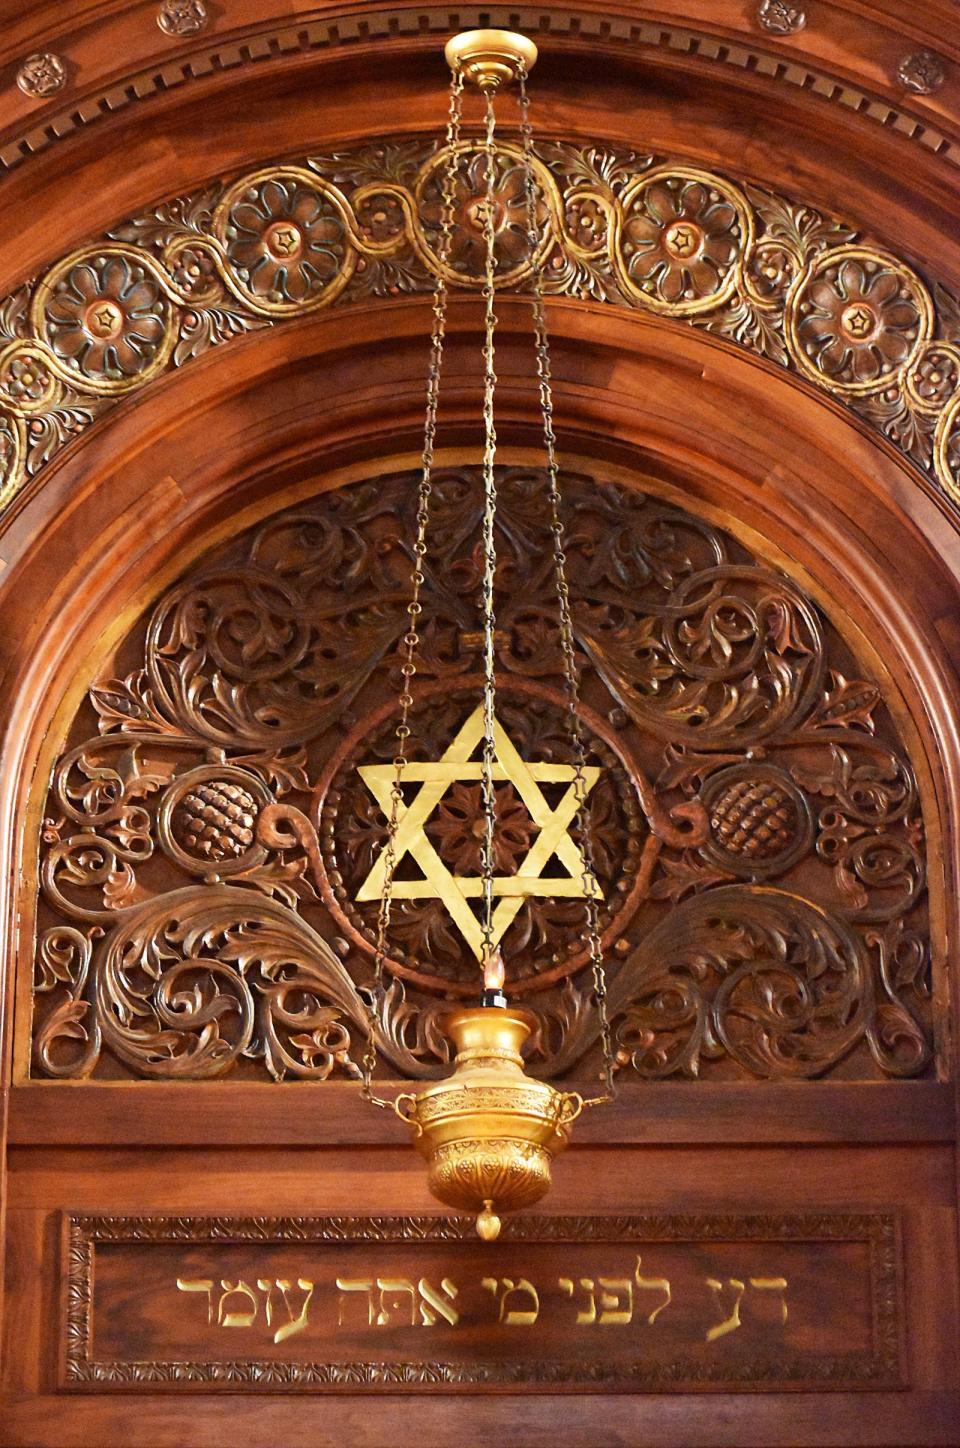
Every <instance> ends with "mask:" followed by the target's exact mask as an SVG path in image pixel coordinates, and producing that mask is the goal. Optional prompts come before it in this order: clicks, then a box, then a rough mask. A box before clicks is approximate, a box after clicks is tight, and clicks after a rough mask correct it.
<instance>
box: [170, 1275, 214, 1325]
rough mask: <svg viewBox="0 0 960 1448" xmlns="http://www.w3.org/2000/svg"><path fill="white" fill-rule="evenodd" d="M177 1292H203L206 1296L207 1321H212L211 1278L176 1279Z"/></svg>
mask: <svg viewBox="0 0 960 1448" xmlns="http://www.w3.org/2000/svg"><path fill="white" fill-rule="evenodd" d="M177 1291H178V1292H205V1293H206V1294H207V1321H208V1322H212V1321H213V1278H212V1277H178V1278H177Z"/></svg>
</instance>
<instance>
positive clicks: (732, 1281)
mask: <svg viewBox="0 0 960 1448" xmlns="http://www.w3.org/2000/svg"><path fill="white" fill-rule="evenodd" d="M704 1280H705V1281H706V1284H707V1286H708V1287H709V1288H710V1291H711V1292H712V1293H713V1294H714V1295H715V1297H716V1299H717V1309H718V1311H720V1312H723V1311H724V1310H725V1309H724V1306H723V1294H724V1285H723V1283H722V1282H718V1281H717V1279H716V1277H707V1278H705V1279H704ZM727 1285H728V1286H729V1287H732V1288H733V1290H734V1293H735V1298H734V1303H733V1308H732V1310H731V1311H730V1313H729V1314H728V1315H727V1316H726V1317H724V1319H723V1321H722V1322H718V1323H717V1324H716V1326H715V1327H711V1328H708V1329H707V1342H716V1340H717V1338H718V1337H723V1336H724V1335H725V1334H726V1333H728V1332H736V1330H737V1328H738V1327H739V1326H740V1303H741V1301H742V1300H743V1294H744V1292H746V1290H747V1285H746V1283H745V1282H741V1281H740V1278H739V1277H728V1278H727Z"/></svg>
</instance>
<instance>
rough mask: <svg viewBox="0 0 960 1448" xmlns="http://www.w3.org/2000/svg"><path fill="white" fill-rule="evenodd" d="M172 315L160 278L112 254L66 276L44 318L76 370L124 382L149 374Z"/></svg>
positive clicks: (56, 347)
mask: <svg viewBox="0 0 960 1448" xmlns="http://www.w3.org/2000/svg"><path fill="white" fill-rule="evenodd" d="M168 314H169V305H168V303H167V300H166V298H165V296H164V295H163V291H162V289H161V287H160V284H159V282H158V281H157V279H156V278H155V277H154V276H153V275H152V274H151V273H150V272H149V271H147V269H146V268H145V267H143V266H141V265H140V264H139V263H138V262H137V261H136V260H135V259H134V258H132V257H130V256H126V255H124V254H122V253H117V252H112V253H106V254H103V255H99V256H97V255H94V256H89V257H86V258H84V259H82V260H80V261H76V262H74V264H73V265H72V266H70V267H69V268H68V269H67V270H66V271H63V272H61V273H60V274H59V276H57V278H56V279H55V281H54V282H53V286H52V294H51V295H50V296H49V298H48V300H47V301H46V305H45V306H44V309H43V319H42V320H43V330H44V333H45V335H46V340H47V341H48V342H49V344H50V346H51V348H52V349H53V351H54V353H55V354H56V356H58V357H60V358H62V359H63V361H64V362H65V363H66V365H67V366H68V367H69V368H70V369H71V370H73V371H76V372H77V373H78V374H79V375H80V376H82V377H84V378H88V379H99V378H103V379H107V380H109V381H113V382H123V381H126V380H128V379H133V378H136V377H138V376H140V375H142V374H143V373H145V372H146V371H147V370H148V369H149V368H150V367H151V364H153V362H154V361H155V359H156V358H157V356H158V354H159V353H160V351H161V348H162V346H163V343H164V339H165V336H166V332H167V318H168Z"/></svg>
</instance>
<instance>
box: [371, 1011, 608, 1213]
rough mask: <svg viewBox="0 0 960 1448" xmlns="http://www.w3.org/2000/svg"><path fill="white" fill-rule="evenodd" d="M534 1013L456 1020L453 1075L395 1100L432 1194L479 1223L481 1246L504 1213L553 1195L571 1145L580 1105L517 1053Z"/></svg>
mask: <svg viewBox="0 0 960 1448" xmlns="http://www.w3.org/2000/svg"><path fill="white" fill-rule="evenodd" d="M533 1024H534V1021H533V1017H532V1016H531V1015H530V1014H529V1012H527V1011H524V1010H520V1009H515V1008H513V1007H505V1008H503V1007H493V1006H479V1007H474V1008H470V1009H465V1010H458V1011H454V1012H452V1013H451V1014H450V1015H449V1016H447V1017H446V1018H445V1019H444V1021H443V1026H444V1029H445V1030H446V1032H447V1034H448V1035H449V1036H451V1037H452V1039H453V1041H454V1044H455V1045H456V1048H457V1055H456V1060H455V1061H454V1066H453V1072H452V1074H451V1075H450V1076H449V1077H448V1078H447V1079H446V1080H444V1081H438V1082H435V1083H433V1084H431V1085H429V1086H426V1087H424V1089H423V1090H422V1091H420V1092H417V1093H416V1094H415V1095H414V1094H406V1095H404V1096H402V1097H400V1098H398V1103H397V1110H398V1112H399V1114H400V1115H401V1116H402V1117H403V1119H404V1120H405V1121H408V1122H409V1123H410V1124H411V1126H412V1127H413V1129H414V1134H415V1144H416V1146H417V1149H418V1150H419V1151H420V1153H421V1154H422V1155H423V1156H424V1157H425V1158H426V1160H427V1163H428V1167H429V1177H428V1181H429V1186H430V1190H431V1192H432V1193H433V1195H434V1196H435V1197H437V1199H438V1200H439V1201H441V1202H443V1203H444V1204H445V1205H446V1206H450V1207H457V1208H460V1209H461V1210H464V1209H465V1210H467V1211H470V1212H476V1213H477V1214H478V1222H477V1229H478V1231H479V1232H480V1235H481V1236H482V1237H484V1238H485V1240H492V1238H493V1237H494V1236H496V1235H497V1233H498V1232H499V1226H500V1223H499V1214H500V1213H501V1212H512V1211H516V1210H517V1209H518V1208H519V1207H528V1206H530V1205H532V1203H534V1202H536V1201H539V1199H540V1198H541V1197H542V1196H543V1195H544V1193H545V1192H547V1191H548V1190H549V1187H550V1166H551V1162H552V1160H553V1158H554V1157H555V1156H556V1155H557V1153H558V1152H560V1151H562V1150H563V1148H564V1147H565V1146H566V1145H567V1144H568V1142H569V1140H570V1126H571V1124H572V1123H573V1121H574V1120H575V1119H576V1117H577V1116H578V1115H579V1114H580V1110H581V1109H582V1106H583V1101H582V1099H581V1097H580V1096H578V1095H577V1094H576V1093H572V1092H563V1091H558V1090H556V1088H555V1087H553V1086H551V1085H549V1084H548V1083H547V1082H546V1081H535V1080H533V1079H532V1078H531V1077H529V1076H528V1075H527V1074H526V1072H525V1071H524V1067H523V1058H522V1056H521V1054H520V1049H521V1047H522V1045H523V1043H524V1041H525V1040H526V1039H527V1037H528V1035H529V1034H530V1031H531V1029H532V1027H533Z"/></svg>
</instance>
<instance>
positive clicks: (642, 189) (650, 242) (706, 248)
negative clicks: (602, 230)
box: [619, 166, 753, 317]
mask: <svg viewBox="0 0 960 1448" xmlns="http://www.w3.org/2000/svg"><path fill="white" fill-rule="evenodd" d="M752 241H753V221H752V216H751V212H750V207H749V206H748V204H747V201H746V198H745V197H743V196H742V195H741V194H740V192H739V191H738V190H737V189H736V187H734V186H731V185H730V184H729V183H728V182H720V181H718V179H717V177H716V176H712V175H709V174H708V173H706V172H703V171H696V170H693V169H688V168H686V167H681V166H674V167H661V168H659V169H658V170H654V171H650V172H647V173H646V174H645V175H644V176H642V177H641V178H640V179H638V180H637V181H635V182H633V183H632V184H631V185H630V186H628V187H627V190H626V191H625V192H624V196H623V235H622V243H621V250H620V256H619V262H620V270H621V272H622V281H623V283H624V286H625V287H626V289H627V291H628V292H629V293H630V295H631V296H633V297H635V298H636V300H637V301H640V302H642V303H643V304H644V306H648V307H652V308H653V309H654V310H655V311H659V312H666V313H669V314H670V315H671V316H677V317H683V316H693V315H694V314H695V313H697V312H702V311H707V310H710V309H712V308H713V307H716V306H719V305H720V303H721V302H724V301H726V299H727V298H728V297H729V296H732V294H733V292H734V290H735V289H736V285H737V276H738V269H739V265H740V258H741V256H744V255H746V254H747V252H748V251H749V249H750V247H751V244H752Z"/></svg>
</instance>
